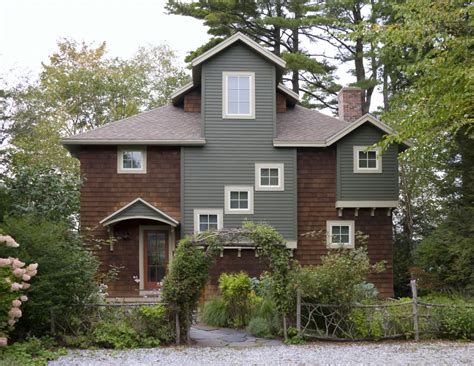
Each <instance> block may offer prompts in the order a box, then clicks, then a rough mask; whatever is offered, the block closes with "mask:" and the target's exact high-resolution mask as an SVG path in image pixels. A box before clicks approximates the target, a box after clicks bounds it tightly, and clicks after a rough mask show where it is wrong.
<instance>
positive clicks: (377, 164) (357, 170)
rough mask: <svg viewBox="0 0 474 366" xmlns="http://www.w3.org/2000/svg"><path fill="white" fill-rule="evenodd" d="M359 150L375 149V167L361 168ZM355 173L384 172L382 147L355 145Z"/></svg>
mask: <svg viewBox="0 0 474 366" xmlns="http://www.w3.org/2000/svg"><path fill="white" fill-rule="evenodd" d="M359 151H362V152H368V151H375V156H376V162H375V168H359ZM354 173H382V150H381V148H380V147H370V146H354Z"/></svg>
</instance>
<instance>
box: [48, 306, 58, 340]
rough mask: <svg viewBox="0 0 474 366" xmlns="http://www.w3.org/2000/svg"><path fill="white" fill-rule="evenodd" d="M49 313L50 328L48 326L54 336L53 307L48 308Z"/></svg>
mask: <svg viewBox="0 0 474 366" xmlns="http://www.w3.org/2000/svg"><path fill="white" fill-rule="evenodd" d="M49 314H50V317H51V328H50V331H51V334H52V335H53V336H54V335H55V334H56V322H55V320H54V310H53V308H51V309H50V310H49Z"/></svg>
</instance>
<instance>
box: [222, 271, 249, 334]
mask: <svg viewBox="0 0 474 366" xmlns="http://www.w3.org/2000/svg"><path fill="white" fill-rule="evenodd" d="M219 290H220V292H221V295H222V299H223V300H224V302H225V304H226V306H227V309H228V314H229V317H230V318H229V320H230V323H231V324H232V326H234V327H236V328H240V327H243V326H245V325H247V323H248V317H249V313H250V310H251V305H252V296H253V297H255V294H254V293H253V292H252V283H251V281H250V277H249V275H248V274H247V273H245V272H239V273H229V274H228V273H223V274H221V275H220V277H219Z"/></svg>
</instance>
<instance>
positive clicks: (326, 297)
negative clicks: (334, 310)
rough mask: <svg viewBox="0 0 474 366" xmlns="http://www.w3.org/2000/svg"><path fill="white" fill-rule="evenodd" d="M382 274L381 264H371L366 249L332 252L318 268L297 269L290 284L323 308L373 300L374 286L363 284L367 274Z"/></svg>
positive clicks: (322, 260) (382, 267) (382, 265)
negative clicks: (327, 305) (329, 305)
mask: <svg viewBox="0 0 474 366" xmlns="http://www.w3.org/2000/svg"><path fill="white" fill-rule="evenodd" d="M383 270H384V263H383V262H379V263H376V264H374V265H371V264H370V259H369V255H368V254H367V249H366V248H364V247H361V248H357V249H353V250H344V249H338V250H332V251H330V252H329V253H328V254H327V255H325V256H323V257H322V258H321V265H319V266H307V267H301V266H297V267H295V268H294V270H293V272H292V277H293V280H292V283H294V284H296V285H297V286H298V287H299V288H300V289H301V292H302V295H303V296H304V297H305V298H306V299H308V300H311V301H313V302H317V303H322V304H342V305H347V304H351V303H354V302H360V301H363V300H366V299H368V298H371V297H374V296H375V295H376V294H377V293H376V292H375V291H374V288H373V286H370V285H368V284H367V283H366V281H367V278H368V276H369V274H370V273H378V272H382V271H383Z"/></svg>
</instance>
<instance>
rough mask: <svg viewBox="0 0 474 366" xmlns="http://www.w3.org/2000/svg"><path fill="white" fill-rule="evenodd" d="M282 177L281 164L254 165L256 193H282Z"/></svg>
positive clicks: (283, 172)
mask: <svg viewBox="0 0 474 366" xmlns="http://www.w3.org/2000/svg"><path fill="white" fill-rule="evenodd" d="M284 177H285V171H284V164H282V163H255V190H256V191H284V190H285V182H284V179H285V178H284Z"/></svg>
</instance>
